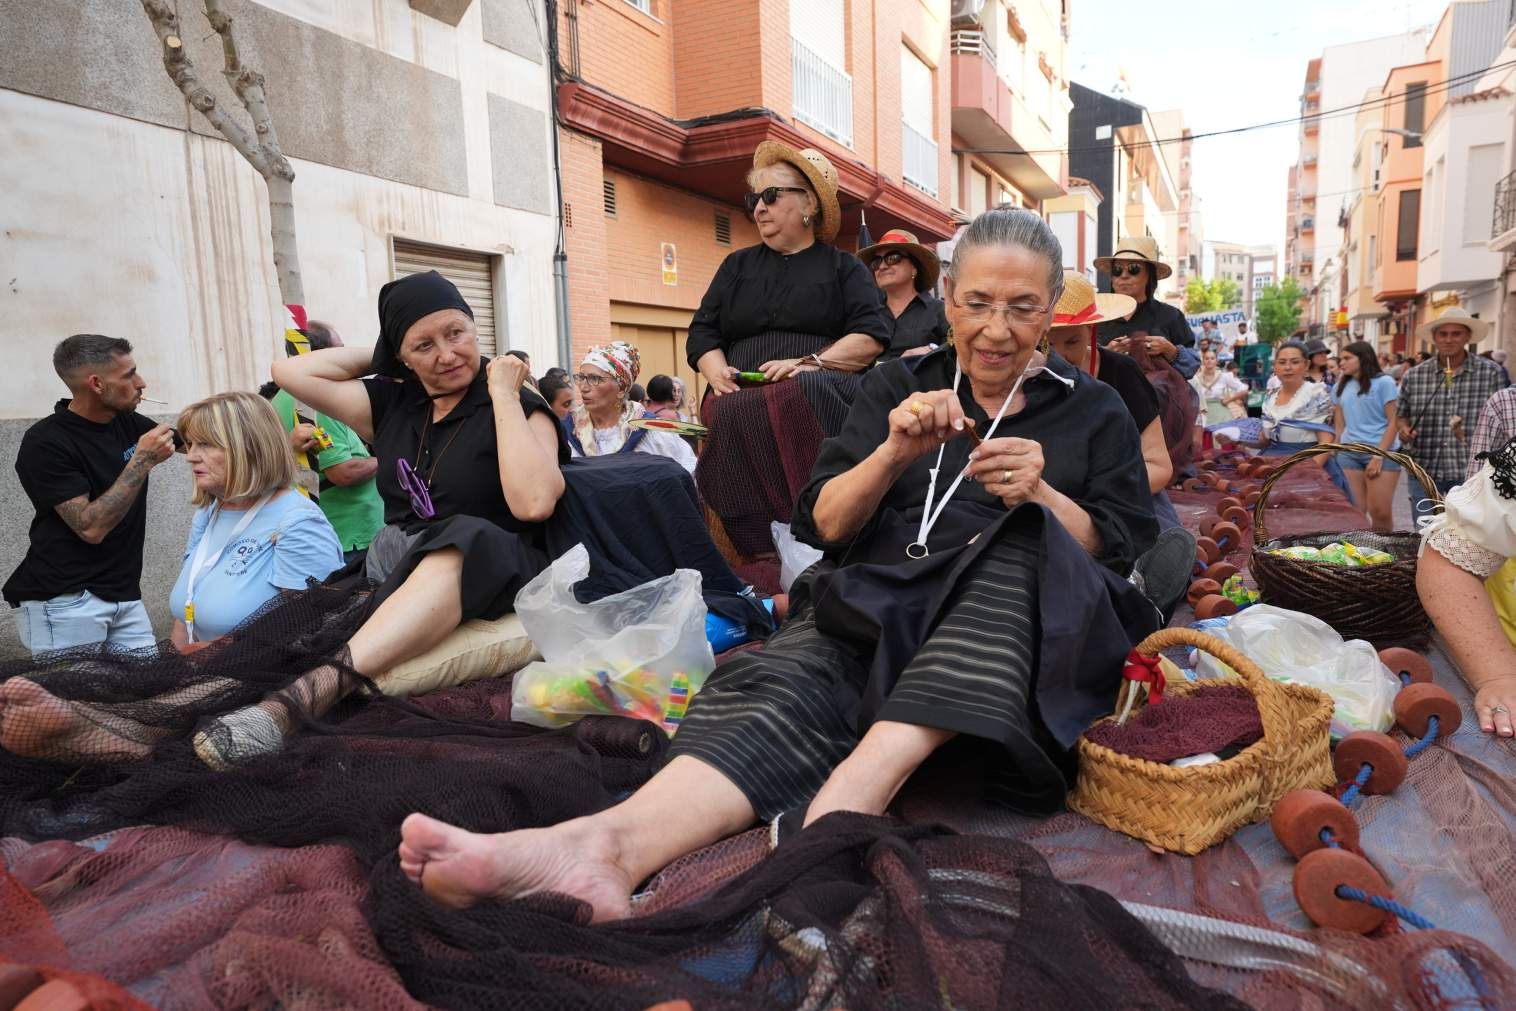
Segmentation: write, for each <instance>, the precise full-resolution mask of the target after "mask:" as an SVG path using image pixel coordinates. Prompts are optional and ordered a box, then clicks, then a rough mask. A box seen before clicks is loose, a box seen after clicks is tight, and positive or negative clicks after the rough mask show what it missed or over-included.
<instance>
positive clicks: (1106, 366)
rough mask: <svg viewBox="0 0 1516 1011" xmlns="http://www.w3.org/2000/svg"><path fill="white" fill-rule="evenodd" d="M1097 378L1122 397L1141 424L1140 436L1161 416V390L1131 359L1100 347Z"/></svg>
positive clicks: (1139, 426)
mask: <svg viewBox="0 0 1516 1011" xmlns="http://www.w3.org/2000/svg"><path fill="white" fill-rule="evenodd" d="M1096 378H1098V379H1099V380H1100V381H1101V382H1102V383H1105V384H1106V385H1107V386H1110V387H1111V388H1112V389H1114V390H1115V391H1116V392H1117V393H1119V394H1121V401H1122V403H1124V404H1126V409H1127V411H1128V412H1130V414H1131V415H1132V420H1133V421H1135V422H1136V423H1137V434H1138V435H1141V434H1142V433H1143V432H1144V431H1146V430H1147V427H1148V426H1149V425H1151V424H1152V423H1153V419H1154V418H1156V417H1158V413H1159V406H1158V391H1157V390H1155V389H1153V384H1152V383H1150V382H1148V377H1147V376H1146V375H1145V374H1144V373H1143V371H1142V366H1141V365H1138V364H1137V363H1136V362H1135V361H1133V360H1132V359H1131V357H1130V356H1128V355H1124V354H1121V353H1120V352H1119V351H1109V350H1107V349H1106V348H1100V375H1099V376H1097V377H1096Z"/></svg>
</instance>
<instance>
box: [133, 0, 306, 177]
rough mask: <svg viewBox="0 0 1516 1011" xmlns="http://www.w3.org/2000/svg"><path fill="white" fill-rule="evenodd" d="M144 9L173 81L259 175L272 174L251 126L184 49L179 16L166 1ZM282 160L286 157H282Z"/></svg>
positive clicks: (145, 2) (151, 0) (150, 2)
mask: <svg viewBox="0 0 1516 1011" xmlns="http://www.w3.org/2000/svg"><path fill="white" fill-rule="evenodd" d="M142 9H143V10H144V11H146V12H147V17H148V20H149V21H151V22H152V25H153V31H155V32H156V33H157V34H158V38H159V40H160V41H161V42H162V43H163V67H164V69H165V70H167V71H168V76H169V80H171V81H173V82H174V84H175V85H176V86H177V87H178V88H179V90H180V91H181V92H183V93H184V97H185V98H186V99H188V100H189V103H190V105H192V106H194V107H195V108H196V109H198V110H199V111H200V114H201V115H202V116H204V117H205V119H206V121H207V122H208V123H210V125H211V126H213V127H215V128H216V132H217V133H219V134H221V136H223V137H225V138H226V139H227V140H228V141H229V142H230V143H231V145H232V146H233V147H235V148H236V149H237V151H238V153H240V154H241V155H242V157H244V158H246V159H247V160H248V161H249V162H250V163H251V164H252V166H253V168H255V169H257V170H258V173H259V175H262V176H264V177H265V178H267V177H268V175H269V173H270V171H271V169H272V166H271V164H270V162H269V159H268V156H267V154H266V153H265V152H264V150H263V149H262V146H261V145H260V144H259V143H258V140H257V138H256V137H255V136H254V135H253V134H251V133H249V132H248V130H247V128H246V127H244V126H243V125H242V124H241V123H239V122H237V121H236V120H235V119H233V118H232V117H231V116H229V115H228V114H227V113H226V111H225V110H223V109H222V108H221V106H220V105H218V104H217V102H216V96H215V95H213V94H211V92H210V89H209V88H207V87H206V86H205V84H204V83H202V82H201V80H200V77H199V75H198V74H196V72H195V65H194V63H193V62H192V61H191V60H190V58H189V53H188V52H187V51H186V50H185V48H184V40H183V38H181V37H180V30H179V16H178V15H177V14H175V13H174V9H173V8H172V7H171V6H169V5H168V4H167V3H165V2H164V0H142ZM281 160H282V157H281Z"/></svg>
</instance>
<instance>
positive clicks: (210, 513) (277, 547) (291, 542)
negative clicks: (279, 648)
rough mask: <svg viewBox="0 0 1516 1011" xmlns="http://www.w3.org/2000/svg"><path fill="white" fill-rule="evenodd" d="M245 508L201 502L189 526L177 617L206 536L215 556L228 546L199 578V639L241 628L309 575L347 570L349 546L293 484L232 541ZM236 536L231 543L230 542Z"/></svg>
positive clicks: (174, 598)
mask: <svg viewBox="0 0 1516 1011" xmlns="http://www.w3.org/2000/svg"><path fill="white" fill-rule="evenodd" d="M245 515H246V512H244V511H239V510H233V509H221V508H218V507H217V506H216V505H214V504H213V505H208V506H201V507H200V508H199V509H198V510H196V512H195V519H194V522H193V523H191V524H190V535H189V543H188V544H187V545H186V546H185V549H184V564H183V565H181V566H180V568H179V578H178V579H177V580H176V581H175V582H174V589H173V592H171V593H170V594H169V606H170V608H171V609H172V611H173V615H174V617H175V618H178V619H180V620H181V621H182V620H183V619H184V602H185V599H186V598H187V596H188V595H189V576H190V566H191V565H193V564H194V561H195V548H196V547H197V546H198V545H199V544H200V541H201V539H202V538H205V539H206V550H205V555H204V557H203V559H202V563H203V562H204V561H208V560H209V559H210V558H211V557H212V556H213V555H215V554H216V551H217V549H218V548H221V547H222V545H225V546H226V550H224V551H222V552H221V557H219V558H217V559H216V564H215V565H212V566H210V567H209V568H207V569H205V570H204V571H203V572H201V573H200V575H199V576H198V578H196V580H195V638H196V640H198V641H201V642H206V641H209V640H211V639H215V638H217V637H219V636H223V635H225V634H226V633H228V632H230V631H231V630H232V629H234V628H236V627H237V626H238V625H240V624H241V623H242V622H243V621H244V620H245V619H246V618H248V616H250V615H251V614H252V613H253V612H254V611H256V610H258V608H260V607H262V606H263V605H264V604H266V603H268V602H269V601H270V600H272V599H273V598H274V597H275V596H276V595H277V594H278V593H279V591H280V590H303V589H305V586H306V580H307V579H325V578H326V577H327V576H328V575H330V574H331V573H333V572H335V571H336V570H337V569H339V568H341V567H342V545H341V544H340V543H339V542H338V540H337V534H336V532H335V531H333V530H332V525H331V523H330V522H328V521H327V518H326V516H325V515H324V514H323V513H322V512H321V509H320V507H319V506H317V505H315V504H314V503H312V502H311V500H310V499H308V498H306V497H305V496H304V495H302V494H300V493H299V492H298V491H296V490H295V489H293V488H289V489H286V490H285V491H282V492H280V493H279V494H277V495H275V496H274V497H273V498H272V499H270V500H269V501H268V502H266V503H264V505H263V508H261V509H259V510H258V514H257V515H256V516H254V517H253V520H252V522H251V523H249V524H248V525H247V528H246V529H244V530H242V531H240V532H239V533H238V534H237V536H236V537H235V538H232V531H233V530H234V529H235V528H236V526H237V524H238V523H240V522H241V521H242V518H243V517H244V516H245ZM228 540H230V543H228Z"/></svg>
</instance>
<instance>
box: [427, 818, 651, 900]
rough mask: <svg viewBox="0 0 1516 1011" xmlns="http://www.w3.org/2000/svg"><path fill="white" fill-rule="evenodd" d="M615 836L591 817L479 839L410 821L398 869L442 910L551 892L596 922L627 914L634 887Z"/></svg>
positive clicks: (439, 824) (429, 820) (430, 820)
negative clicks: (574, 902)
mask: <svg viewBox="0 0 1516 1011" xmlns="http://www.w3.org/2000/svg"><path fill="white" fill-rule="evenodd" d="M618 850H619V847H618V846H617V844H616V837H615V834H614V832H613V831H612V830H611V829H610V828H609V827H607V826H605V825H603V824H602V823H601V821H599V820H598V819H597V818H595V817H589V818H576V819H574V820H573V821H567V822H564V823H563V824H561V825H554V826H553V827H552V828H531V829H521V830H519V831H516V832H501V833H498V834H496V835H481V834H479V833H476V832H469V831H466V830H464V829H461V828H456V827H454V826H452V825H448V824H445V823H444V822H440V821H438V820H436V819H435V818H429V817H427V816H426V815H424V814H413V815H411V816H410V817H408V818H406V819H405V822H404V823H403V824H402V825H401V826H400V869H401V870H402V871H404V872H405V875H406V877H408V878H410V879H411V880H412V881H414V882H416V884H418V885H420V886H421V887H422V889H423V890H424V891H425V892H426V893H427V894H428V895H430V896H431V897H432V898H434V899H436V900H437V901H438V902H441V903H443V904H445V905H449V906H455V907H458V908H463V907H466V906H471V905H473V904H474V903H476V902H478V901H480V900H481V899H519V898H523V897H525V896H527V895H532V894H535V893H537V892H556V893H558V894H561V895H568V896H571V897H573V898H576V899H579V900H581V901H583V902H586V903H588V904H589V906H590V909H591V910H592V911H593V912H592V916H591V919H592V920H594V921H595V922H600V921H604V920H619V919H624V918H626V917H627V916H629V915H630V914H631V895H632V888H633V887H634V886H635V885H636V884H637V882H635V881H633V880H632V879H631V877H630V875H628V874H627V872H626V871H625V870H623V869H622V866H621V863H620V861H619V859H618Z"/></svg>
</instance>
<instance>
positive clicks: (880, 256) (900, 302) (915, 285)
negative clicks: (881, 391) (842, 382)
mask: <svg viewBox="0 0 1516 1011" xmlns="http://www.w3.org/2000/svg"><path fill="white" fill-rule="evenodd" d="M858 259H860V260H862V261H863V262H864V264H865V265H866V266H867V267H868V268H869V270H870V271H871V272H872V273H873V275H874V283H875V284H877V285H879V290H880V291H882V292H884V306H885V308H886V309H888V310H889V316H890V321H891V325H892V329H891V331H890V349H889V350H888V351H886V352H885V353H884V354H883V355H882V356H881V357H880V359H879V360H880V361H894V360H895V359H896V358H915V357H916V356H917V355H924V354H926V353H927V352H929V351H935V350H937V347H938V346H939V345H941V344H946V343H947V339H948V323H947V313H946V312H945V311H944V309H943V306H942V300H941V299H939V298H938V297H937V296H936V295H934V294H932V290H933V289H934V288H936V287H937V277H938V275H939V274H941V272H942V261H941V260H939V259H938V258H937V254H936V253H934V252H932V251H931V250H930V249H928V248H926V247H925V246H923V245H922V244H921V243H919V242H917V241H916V236H914V235H912V234H911V233H910V232H908V231H906V230H905V229H903V228H892V229H890V230H889V231H887V232H885V233H884V235H883V236H881V237H880V239H879V241H878V242H876V243H874V244H873V245H872V246H868V247H866V248H864V249H860V250H858Z"/></svg>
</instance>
